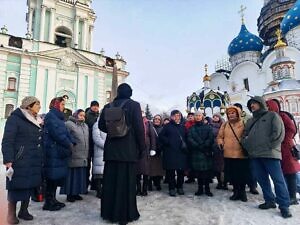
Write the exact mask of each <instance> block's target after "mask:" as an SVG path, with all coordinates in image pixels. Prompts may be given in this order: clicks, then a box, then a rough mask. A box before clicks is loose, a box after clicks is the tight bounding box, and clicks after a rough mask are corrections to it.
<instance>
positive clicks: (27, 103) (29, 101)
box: [20, 96, 40, 109]
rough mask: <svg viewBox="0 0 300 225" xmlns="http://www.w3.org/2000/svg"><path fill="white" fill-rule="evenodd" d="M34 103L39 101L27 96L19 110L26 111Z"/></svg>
mask: <svg viewBox="0 0 300 225" xmlns="http://www.w3.org/2000/svg"><path fill="white" fill-rule="evenodd" d="M35 102H40V100H38V99H37V98H36V97H34V96H27V97H25V98H23V100H22V103H21V106H20V108H21V109H27V108H28V106H30V105H31V104H33V103H35Z"/></svg>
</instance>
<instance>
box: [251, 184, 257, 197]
mask: <svg viewBox="0 0 300 225" xmlns="http://www.w3.org/2000/svg"><path fill="white" fill-rule="evenodd" d="M250 193H251V194H253V195H258V194H259V192H258V191H257V189H256V186H255V185H251V186H250Z"/></svg>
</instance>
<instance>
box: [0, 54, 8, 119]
mask: <svg viewBox="0 0 300 225" xmlns="http://www.w3.org/2000/svg"><path fill="white" fill-rule="evenodd" d="M6 63H7V54H6V53H5V52H1V51H0V117H1V118H4V110H5V102H4V92H5V90H6V87H5V86H6Z"/></svg>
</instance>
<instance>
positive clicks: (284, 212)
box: [280, 208, 292, 219]
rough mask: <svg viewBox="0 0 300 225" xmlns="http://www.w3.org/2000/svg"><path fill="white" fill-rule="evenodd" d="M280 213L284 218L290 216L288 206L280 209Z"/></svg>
mask: <svg viewBox="0 0 300 225" xmlns="http://www.w3.org/2000/svg"><path fill="white" fill-rule="evenodd" d="M280 213H281V216H282V217H283V218H285V219H286V218H290V217H292V214H291V213H290V210H289V208H284V209H280Z"/></svg>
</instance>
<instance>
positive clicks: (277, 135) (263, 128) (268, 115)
mask: <svg viewBox="0 0 300 225" xmlns="http://www.w3.org/2000/svg"><path fill="white" fill-rule="evenodd" d="M252 101H255V102H258V103H259V105H260V109H259V110H256V111H254V112H252V114H253V118H251V119H249V120H248V122H247V124H246V127H245V132H244V134H243V139H242V144H243V146H244V148H246V150H247V152H248V153H249V157H251V158H272V159H281V158H282V157H281V142H282V141H283V139H284V136H285V131H284V125H283V122H282V119H281V118H280V116H279V115H278V113H275V112H270V111H268V110H267V106H266V101H265V100H264V99H263V98H262V97H259V96H255V97H253V98H251V99H250V100H249V101H248V103H247V106H248V109H249V110H250V111H251V102H252ZM253 124H254V125H253Z"/></svg>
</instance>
